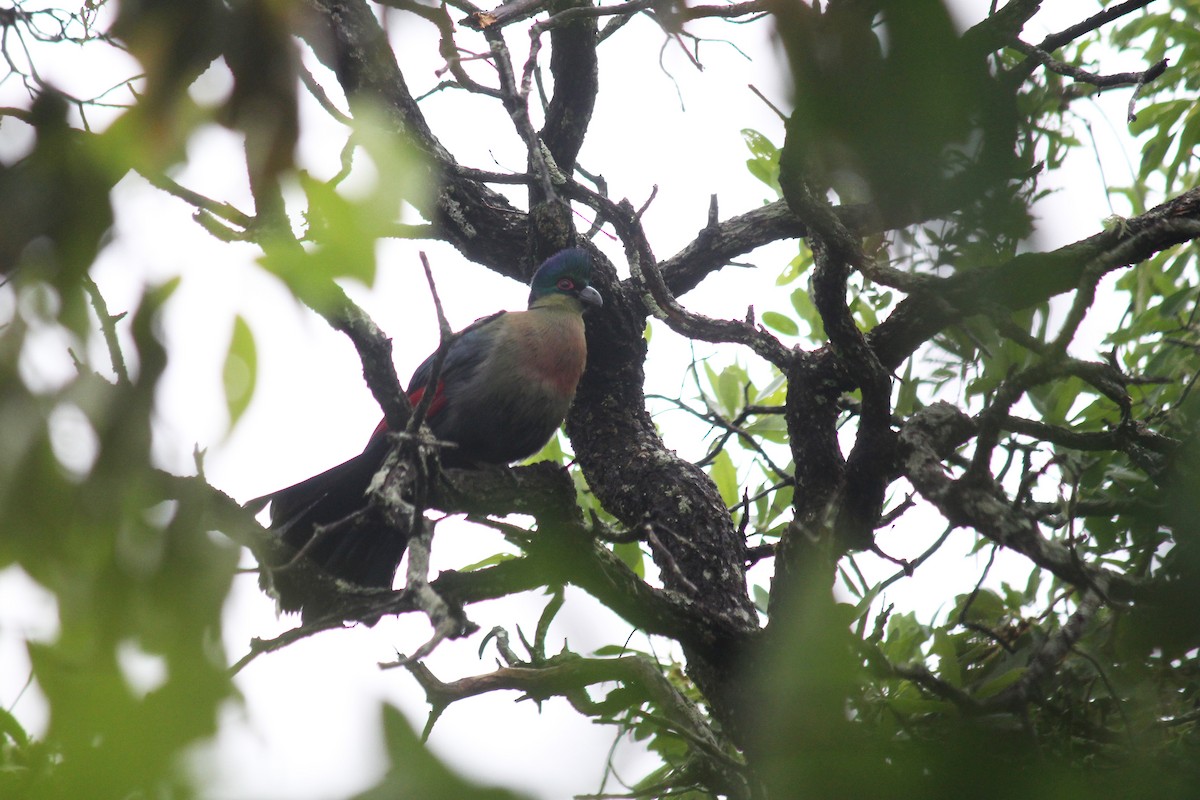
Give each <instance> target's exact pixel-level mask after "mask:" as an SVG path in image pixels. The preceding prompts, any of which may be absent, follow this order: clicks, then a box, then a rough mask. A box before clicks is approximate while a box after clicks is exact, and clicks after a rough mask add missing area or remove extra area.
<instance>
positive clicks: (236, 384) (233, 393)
mask: <svg viewBox="0 0 1200 800" xmlns="http://www.w3.org/2000/svg"><path fill="white" fill-rule="evenodd" d="M221 375H222V378H223V381H224V385H225V407H226V409H227V410H228V411H229V427H230V429H232V428H233V427H234V426H235V425H237V422H238V420H239V419H241V418H242V414H243V413H245V411H246V409H247V408H248V407H249V405H250V401H251V400H252V399H254V387H255V385H256V383H257V380H258V351H257V348H256V347H255V344H254V332H253V331H251V330H250V325H249V324H248V323H247V322H246V320H245V319H244V318H243V317H242V316H241V315H240V314H239V315H238V316H236V317H234V319H233V334H232V335H231V336H230V338H229V349H228V350H226V351H225V366H224V368H223V369H222V370H221Z"/></svg>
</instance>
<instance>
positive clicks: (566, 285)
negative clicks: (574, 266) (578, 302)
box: [558, 278, 575, 292]
mask: <svg viewBox="0 0 1200 800" xmlns="http://www.w3.org/2000/svg"><path fill="white" fill-rule="evenodd" d="M558 288H559V289H561V290H562V291H564V292H570V291H573V290H574V289H575V281H573V280H571V279H570V278H559V279H558Z"/></svg>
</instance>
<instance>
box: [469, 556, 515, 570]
mask: <svg viewBox="0 0 1200 800" xmlns="http://www.w3.org/2000/svg"><path fill="white" fill-rule="evenodd" d="M518 558H520V556H518V555H517V554H516V553H493V554H492V555H490V556H488V557H487V558H483V559H480V560H479V561H475V562H473V563H471V564H467V565H466V566H465V567H458V568H457V571H458V572H475V571H476V570H481V569H483V568H484V567H494V566H496V565H497V564H503V563H504V562H505V561H513V560H515V559H518Z"/></svg>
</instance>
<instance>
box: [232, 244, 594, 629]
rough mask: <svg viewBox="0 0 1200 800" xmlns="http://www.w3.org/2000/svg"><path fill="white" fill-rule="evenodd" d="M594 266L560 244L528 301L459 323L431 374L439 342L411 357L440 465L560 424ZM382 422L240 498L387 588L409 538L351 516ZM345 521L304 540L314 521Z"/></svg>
mask: <svg viewBox="0 0 1200 800" xmlns="http://www.w3.org/2000/svg"><path fill="white" fill-rule="evenodd" d="M591 275H592V265H591V257H590V256H589V254H588V253H587V251H586V250H583V249H581V248H570V249H566V250H561V251H559V252H557V253H555V254H554V255H552V256H551V257H550V258H548V259H547V260H546V261H545V262H543V263H542V264H541V266H539V267H538V269H537V271H536V272H535V273H534V275H533V279H532V280H531V282H530V291H529V303H528V308H527V309H526V310H525V311H500V312H498V313H495V314H492V315H490V316H487V317H483V318H481V319H478V320H476V321H475V322H474V323H472V324H471V325H469V326H468V327H467V328H465V329H464V330H463V331H461V332H460V333H459V334H457V335H456V336H455V337H454V338H453V339H452V340H451V343H450V345H449V347H448V349H447V350H446V353H445V356H444V360H443V362H442V367H441V370H440V371H439V374H438V376H437V381H436V383H434V384H433V385H431V378H432V377H433V375H432V373H433V365H434V361H435V357H436V355H437V353H434V354H432V355H430V356H429V358H427V359H425V361H424V362H422V364H421V365H420V366H419V367H417V369H416V371H415V372H414V373H413V376H412V379H411V380H410V381H409V384H408V388H407V390H406V391H405V393H406V394H407V395H408V399H409V401H410V402H411V403H412V404H413V405H414V406H416V405H417V404H418V403H420V402H421V399H422V398H423V397H424V396H425V395H426V394H428V393H430V392H432V393H433V398H432V400H431V402H430V404H429V410H428V413H427V416H426V420H425V422H426V424H427V425H428V426H429V428H430V429H431V430H432V432H433V435H434V436H435V437H436V438H437V439H438V440H439V441H441V442H444V443H446V444H448V445H449V446H448V447H446V448H444V449H442V450H441V458H440V461H441V464H442V466H445V467H456V468H478V467H481V466H485V465H499V464H510V463H512V462H514V461H519V460H522V459H525V458H528V457H529V456H531V455H533V454H534V453H536V452H538V451H539V450H540V449H541V448H542V447H543V446H545V444H546V442H548V441H549V440H550V438H551V437H552V436H553V435H554V432H555V431H556V430H558V428H559V426H561V425H562V422H563V420H564V419H565V418H566V415H567V411H568V410H569V408H570V406H571V401H572V399H573V398H574V395H575V387H576V385H577V384H578V383H579V379H580V377H581V376H582V374H583V370H584V367H585V366H586V362H587V344H586V341H585V337H584V322H583V312H584V311H585V310H586V309H588V308H590V307H599V306H602V305H603V300H602V298H601V296H600V293H599V292H598V291H596V289H595V288H594V287H593V286H592V284H591ZM387 433H388V426H387V421H386V420H384V421H382V422H380V423H379V425H378V427H376V429H375V432H374V433H373V434H372V435H371V438H370V439H369V441H368V442H367V445H366V448H365V449H364V450H363V451H362V452H361V453H360V454H359V455H357V456H355V457H353V458H351V459H350V460H349V461H346V462H344V463H342V464H339V465H337V466H335V467H333V468H332V469H329V470H326V471H325V472H322V473H320V474H319V475H315V476H313V477H311V478H308V479H307V480H303V481H301V482H300V483H297V484H295V485H294V486H289V487H287V488H285V489H280V490H279V491H276V492H273V493H271V494H269V495H264V496H263V497H260V498H256V499H255V500H252V501H250V502H249V503H246V507H247V508H251V509H257V510H261V509H262V508H263V507H265V506H266V504H267V502H269V503H270V505H271V510H270V528H271V529H272V530H273V531H274V532H275V533H276V535H278V536H280V538H281V539H282V540H283V542H284V543H285V544H286V545H287V546H288V549H289V550H290V551H292V552H293V554H294V553H296V552H300V551H301V550H302V549H303V550H304V556H305V557H306V558H308V559H310V560H311V561H313V562H315V564H316V565H317V566H318V567H319V568H320V569H321V570H323V571H324V572H325V573H327V574H328V575H329V576H331V577H333V578H337V579H339V580H342V581H347V582H349V583H352V584H356V585H358V586H362V587H367V588H377V589H390V588H391V587H392V582H393V581H394V579H395V574H396V570H397V568H398V567H399V564H400V560H401V558H402V557H403V555H404V550H405V548H406V546H407V537H406V536H405V535H404V533H403V532H402V531H397V530H396V529H395V528H394V526H385V525H383V524H382V523H381V522H380V521H378V520H375V519H372V518H371V517H370V515H360V517H359V518H357V519H354V520H350V519H349V518H351V517H353V516H354V515H355V514H356V513H357V512H359V511H361V510H362V509H364V508H366V506H367V498H366V493H367V490H368V488H369V487H370V485H371V482H372V480H373V479H374V477H375V474H376V473H377V472H378V471H379V470H380V468H381V467H382V466H383V462H384V460H385V459H386V457H387V454H388V451H389V449H390V446H391V444H390V441H389V437H388V436H387ZM342 521H345V524H341V525H337V526H336V527H334V528H331V529H327V530H326V531H325V532H323V533H322V535H321V536H320V537H318V539H317V541H315V542H312V543H311V544H310V540H311V539H313V537H314V535H315V533H316V532H317V530H318V529H319V528H322V527H323V526H333V525H335V523H339V522H342ZM306 545H308V547H307V548H306V549H305V546H306ZM270 566H274V567H276V568H277V567H279V566H280V564H278V563H275V564H273V565H270ZM261 574H262V582H263V584H264V588H268V587H269V588H270V589H272V590H273V591H274V594H275V595H276V598H277V600H278V602H279V606H280V608H281V609H282V610H284V611H301V612H302V618H303V620H304V621H305V622H307V621H309V620H310V619H315V618H317V617H320V616H324V615H325V614H327V613H329V612H330V610H331V609H330V606H329V603H328V602H327V601H326V600H323V599H322V598H320V597H318V596H315V595H314V592H313V589H312V587H311V586H307V585H305V584H304V583H303V582H302V581H300V580H298V579H296V578H294V577H292V576H291V575H289V574H288V571H287V570H278V569H275V570H263V572H262V573H261Z"/></svg>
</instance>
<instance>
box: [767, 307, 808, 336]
mask: <svg viewBox="0 0 1200 800" xmlns="http://www.w3.org/2000/svg"><path fill="white" fill-rule="evenodd" d="M762 321H763V324H765V325H766V326H767V327H768V328H771V329H773V330H776V331H779V332H780V333H782V334H784V335H785V336H799V335H800V326H799V325H797V324H796V321H795V320H794V319H792V318H791V317H789V316H786V315H784V314H780V313H779V312H778V311H764V312H763V315H762Z"/></svg>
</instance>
